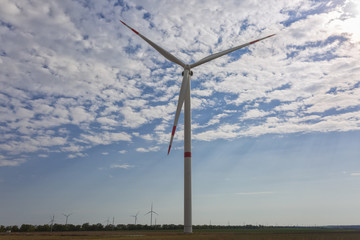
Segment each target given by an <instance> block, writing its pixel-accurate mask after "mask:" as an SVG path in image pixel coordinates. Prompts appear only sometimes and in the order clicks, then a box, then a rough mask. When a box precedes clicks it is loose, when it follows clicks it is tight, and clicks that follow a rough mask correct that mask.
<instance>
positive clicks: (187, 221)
mask: <svg viewBox="0 0 360 240" xmlns="http://www.w3.org/2000/svg"><path fill="white" fill-rule="evenodd" d="M120 22H122V23H123V24H124V25H125V26H126V27H128V28H129V29H131V30H132V31H133V32H134V33H135V34H137V35H138V36H139V37H141V38H142V39H143V40H145V41H146V42H147V43H148V44H150V45H151V46H152V47H153V48H155V50H157V51H158V52H159V53H160V54H161V55H163V56H164V57H165V58H166V59H168V60H169V61H171V62H173V63H176V64H178V65H180V66H181V67H183V68H184V71H183V72H182V76H183V80H182V83H181V87H180V94H179V98H178V103H177V108H176V114H175V119H174V125H173V129H172V132H171V138H170V144H169V149H168V155H169V153H170V149H171V144H172V142H173V139H174V135H175V130H176V126H177V123H178V120H179V116H180V112H181V109H182V106H183V104H184V102H185V107H184V232H185V233H191V232H192V206H191V103H190V88H191V84H190V77H191V76H192V75H193V72H192V71H191V69H192V68H195V67H197V66H200V65H201V64H204V63H206V62H209V61H211V60H214V59H216V58H219V57H221V56H224V55H226V54H229V53H231V52H234V51H236V50H239V49H241V48H244V47H247V46H249V45H251V44H254V43H256V42H259V41H261V40H264V39H266V38H269V37H272V36H274V35H275V34H272V35H269V36H266V37H263V38H260V39H257V40H254V41H251V42H248V43H245V44H242V45H239V46H236V47H233V48H230V49H228V50H225V51H222V52H219V53H215V54H212V55H210V56H207V57H205V58H203V59H200V60H199V61H197V62H195V63H192V64H190V65H189V64H185V63H184V62H183V61H181V60H180V59H178V58H176V57H175V56H173V55H172V54H171V53H169V52H168V51H166V50H165V49H163V48H161V47H160V46H158V45H156V44H155V43H153V42H152V41H150V40H149V39H147V38H146V37H145V36H143V35H142V34H140V33H139V32H138V31H136V30H135V29H133V28H131V27H130V26H129V25H127V24H126V23H124V22H123V21H121V20H120Z"/></svg>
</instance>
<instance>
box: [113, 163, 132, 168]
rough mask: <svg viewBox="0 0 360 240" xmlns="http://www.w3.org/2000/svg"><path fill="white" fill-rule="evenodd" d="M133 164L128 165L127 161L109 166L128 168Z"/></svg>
mask: <svg viewBox="0 0 360 240" xmlns="http://www.w3.org/2000/svg"><path fill="white" fill-rule="evenodd" d="M133 167H134V166H133V165H129V164H127V163H125V164H112V165H111V166H110V168H122V169H129V168H133Z"/></svg>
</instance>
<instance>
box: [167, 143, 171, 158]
mask: <svg viewBox="0 0 360 240" xmlns="http://www.w3.org/2000/svg"><path fill="white" fill-rule="evenodd" d="M170 149H171V144H170V145H169V150H168V155H169V153H170Z"/></svg>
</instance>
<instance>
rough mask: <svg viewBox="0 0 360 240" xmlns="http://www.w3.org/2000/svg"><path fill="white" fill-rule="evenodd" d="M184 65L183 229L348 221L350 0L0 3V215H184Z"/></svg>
mask: <svg viewBox="0 0 360 240" xmlns="http://www.w3.org/2000/svg"><path fill="white" fill-rule="evenodd" d="M119 20H123V21H125V22H126V23H128V24H129V25H130V26H132V27H133V28H135V29H136V30H138V31H139V32H140V33H142V34H143V35H144V36H146V37H148V38H149V39H151V40H152V41H154V42H155V43H157V44H159V45H160V46H162V47H163V48H165V49H167V50H168V51H169V52H171V53H172V54H173V55H175V56H176V57H178V58H179V59H182V60H183V61H184V62H186V63H192V62H195V61H197V60H199V59H201V58H203V57H205V56H207V55H209V54H212V53H216V52H219V51H222V50H225V49H228V48H230V47H233V46H236V45H240V44H242V43H246V42H249V41H252V40H255V39H257V38H260V37H263V36H267V35H269V34H272V33H276V34H277V35H276V36H275V37H272V38H269V39H266V40H264V41H262V42H258V43H256V44H253V45H251V46H249V47H248V48H246V49H242V50H240V51H237V52H234V53H232V54H230V55H228V56H223V57H221V58H219V59H216V60H214V61H212V62H209V63H206V64H204V65H201V66H199V67H197V68H195V69H193V71H194V75H193V77H192V79H191V85H192V86H191V87H192V88H191V91H192V99H191V100H192V134H193V142H192V156H193V157H192V161H193V223H194V224H208V223H210V221H211V222H212V224H228V223H230V224H244V223H245V224H266V225H315V224H316V225H327V224H359V223H360V216H359V214H358V213H359V211H360V205H359V199H360V191H359V190H360V189H359V186H360V164H359V159H360V158H359V157H360V148H359V147H358V145H359V139H360V131H359V130H360V97H359V96H360V78H359V76H360V65H359V63H358V62H359V52H360V51H359V50H360V32H359V30H358V26H359V24H360V5H359V3H358V2H357V1H351V0H344V1H307V0H296V1H285V0H284V1H282V0H279V1H266V2H260V1H247V0H246V1H241V2H239V1H226V2H223V1H206V2H205V3H203V2H201V1H186V4H185V2H183V1H174V2H171V3H170V2H169V1H163V2H161V3H159V1H145V2H144V1H46V2H44V1H6V0H5V1H1V2H0V41H1V46H0V131H1V135H0V192H1V198H0V225H13V224H17V225H20V224H23V223H30V224H46V223H48V222H49V221H50V218H51V216H52V215H55V222H57V223H65V217H64V216H63V214H64V213H65V214H67V213H73V215H71V216H70V217H69V223H73V224H82V223H85V222H90V223H98V222H100V223H104V224H105V223H106V222H107V219H112V218H113V217H114V218H115V223H116V224H120V223H123V224H127V223H133V221H134V219H133V218H132V217H131V215H134V214H136V213H137V212H138V211H140V214H139V218H138V223H141V224H149V222H150V218H149V216H144V214H145V213H146V212H148V211H149V210H150V206H151V203H153V204H154V210H155V211H156V212H158V213H159V216H157V223H160V224H165V223H175V224H180V223H182V222H183V140H182V138H183V131H182V130H183V119H182V116H183V115H182V114H181V116H180V120H179V124H178V130H177V133H176V136H175V140H174V143H173V148H172V152H171V154H170V156H167V155H166V154H167V148H168V143H169V140H170V134H171V129H172V123H173V118H174V116H175V109H176V104H177V98H178V92H179V90H180V84H181V79H182V78H181V72H182V69H181V67H179V66H177V65H175V64H172V63H170V62H168V61H167V60H166V59H164V58H163V56H161V55H160V54H158V53H157V52H156V51H155V50H153V49H152V48H151V47H150V46H148V45H147V43H146V42H144V41H143V40H142V39H141V38H139V37H138V36H136V35H135V34H134V33H133V32H132V31H130V30H129V29H127V28H126V27H125V26H124V25H122V24H121V23H120V22H119Z"/></svg>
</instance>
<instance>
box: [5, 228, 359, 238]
mask: <svg viewBox="0 0 360 240" xmlns="http://www.w3.org/2000/svg"><path fill="white" fill-rule="evenodd" d="M0 239H1V240H70V239H74V240H106V239H112V240H116V239H119V240H127V239H131V240H134V239H141V240H148V239H149V240H150V239H154V240H165V239H166V240H172V239H173V240H178V239H185V240H186V239H189V240H205V239H209V240H282V239H283V240H359V239H360V230H317V229H314V230H254V231H245V230H241V231H239V230H233V231H226V232H220V231H219V232H217V231H211V232H210V231H198V232H194V233H193V234H184V233H182V232H175V231H174V232H171V231H169V232H166V231H158V232H157V231H147V232H141V231H139V232H137V231H136V232H135V231H115V232H53V233H43V232H42V233H40V232H33V233H10V234H5V233H1V234H0Z"/></svg>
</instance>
